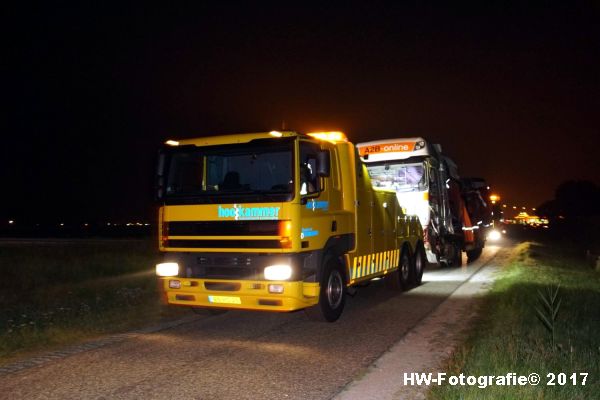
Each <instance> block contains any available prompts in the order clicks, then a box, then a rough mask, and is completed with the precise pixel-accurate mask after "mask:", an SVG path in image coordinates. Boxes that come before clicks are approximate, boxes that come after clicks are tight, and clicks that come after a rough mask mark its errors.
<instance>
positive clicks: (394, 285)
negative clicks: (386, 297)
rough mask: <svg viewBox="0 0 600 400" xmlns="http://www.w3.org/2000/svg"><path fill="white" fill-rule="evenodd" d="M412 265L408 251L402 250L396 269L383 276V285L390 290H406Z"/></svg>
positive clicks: (410, 278) (411, 273) (409, 281)
mask: <svg viewBox="0 0 600 400" xmlns="http://www.w3.org/2000/svg"><path fill="white" fill-rule="evenodd" d="M413 272H414V271H413V266H412V262H411V260H410V256H409V255H408V251H406V250H405V249H403V250H402V254H401V255H400V261H399V262H398V269H397V270H395V271H394V272H391V273H389V274H387V275H386V276H385V285H386V286H387V287H388V288H389V289H392V290H407V289H408V288H409V287H410V284H411V280H412V276H413Z"/></svg>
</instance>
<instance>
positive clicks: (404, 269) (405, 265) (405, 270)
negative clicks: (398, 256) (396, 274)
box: [400, 256, 410, 282]
mask: <svg viewBox="0 0 600 400" xmlns="http://www.w3.org/2000/svg"><path fill="white" fill-rule="evenodd" d="M409 272H410V261H409V260H408V257H406V256H402V264H401V265H400V274H402V280H403V281H405V282H406V281H407V280H408V274H409Z"/></svg>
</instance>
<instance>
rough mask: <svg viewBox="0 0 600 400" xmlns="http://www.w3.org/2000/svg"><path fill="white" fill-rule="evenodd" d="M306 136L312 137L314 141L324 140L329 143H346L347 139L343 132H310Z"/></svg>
mask: <svg viewBox="0 0 600 400" xmlns="http://www.w3.org/2000/svg"><path fill="white" fill-rule="evenodd" d="M307 135H308V136H311V137H314V138H315V139H319V140H325V141H327V142H331V143H337V142H347V141H348V138H347V137H346V135H345V134H344V132H340V131H334V132H311V133H307Z"/></svg>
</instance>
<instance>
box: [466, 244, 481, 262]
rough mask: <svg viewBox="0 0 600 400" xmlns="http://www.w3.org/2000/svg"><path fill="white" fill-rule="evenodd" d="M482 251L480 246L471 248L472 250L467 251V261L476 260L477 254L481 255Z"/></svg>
mask: <svg viewBox="0 0 600 400" xmlns="http://www.w3.org/2000/svg"><path fill="white" fill-rule="evenodd" d="M482 251H483V249H482V248H481V247H478V248H476V249H472V250H468V251H467V262H470V263H471V262H473V261H475V260H477V259H478V258H479V256H481V252H482Z"/></svg>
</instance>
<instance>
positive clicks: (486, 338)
mask: <svg viewBox="0 0 600 400" xmlns="http://www.w3.org/2000/svg"><path fill="white" fill-rule="evenodd" d="M582 254H583V253H582V252H581V251H580V249H578V248H576V247H575V246H572V245H565V244H564V243H560V242H548V243H536V242H526V243H523V244H521V245H520V246H519V249H518V253H517V256H516V257H515V259H513V260H512V261H511V262H510V263H509V265H507V267H506V268H505V269H504V270H503V271H502V272H501V275H500V276H499V277H498V279H497V280H496V282H495V284H494V286H493V288H492V290H491V291H490V293H489V294H488V296H486V298H485V300H484V301H483V303H482V305H481V310H480V317H479V319H478V321H477V322H476V323H475V325H474V327H473V329H472V331H471V333H470V336H469V338H468V339H467V340H466V342H465V343H464V344H463V346H462V347H461V348H459V349H458V350H457V351H456V352H455V354H454V356H453V357H452V358H451V359H450V360H449V361H448V362H447V365H446V371H445V372H447V373H448V375H449V376H450V375H459V374H461V373H462V374H463V375H465V376H476V377H477V376H482V375H488V376H489V375H494V376H500V375H505V376H506V374H508V373H510V372H514V373H516V374H517V375H526V376H527V375H529V374H531V373H537V374H539V376H540V377H541V382H540V384H539V385H538V386H531V385H525V386H497V385H494V386H488V387H487V388H478V387H477V386H466V385H465V386H451V385H449V384H448V383H445V384H443V385H442V386H435V387H433V388H432V390H431V391H430V392H429V398H431V399H592V398H595V399H598V398H600V271H595V270H593V269H592V268H590V266H589V265H588V264H586V261H585V258H584V257H583V256H582ZM557 286H558V287H559V293H558V298H559V299H560V300H561V304H560V307H559V308H558V314H557V316H556V322H555V329H554V331H555V332H554V334H555V343H556V346H555V347H554V348H553V346H552V336H551V332H550V330H549V329H548V328H547V327H545V326H544V324H543V323H542V322H541V319H540V318H539V317H538V316H537V311H536V308H537V309H542V308H543V306H542V303H543V301H542V300H541V294H544V293H545V292H546V290H547V288H548V287H552V288H554V289H556V287H557ZM551 373H553V374H555V375H556V378H555V380H554V383H555V385H553V386H551V385H547V382H548V381H550V377H549V376H548V374H551ZM560 373H565V374H566V382H565V381H564V380H563V379H562V378H564V376H562V377H560V379H559V377H558V374H560ZM573 373H577V375H576V385H573V382H572V379H573V378H572V374H573ZM579 373H588V374H589V375H588V376H587V381H586V384H585V386H583V385H582V380H583V377H582V376H581V375H579ZM561 383H564V384H561Z"/></svg>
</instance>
